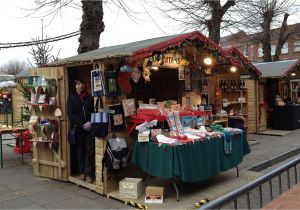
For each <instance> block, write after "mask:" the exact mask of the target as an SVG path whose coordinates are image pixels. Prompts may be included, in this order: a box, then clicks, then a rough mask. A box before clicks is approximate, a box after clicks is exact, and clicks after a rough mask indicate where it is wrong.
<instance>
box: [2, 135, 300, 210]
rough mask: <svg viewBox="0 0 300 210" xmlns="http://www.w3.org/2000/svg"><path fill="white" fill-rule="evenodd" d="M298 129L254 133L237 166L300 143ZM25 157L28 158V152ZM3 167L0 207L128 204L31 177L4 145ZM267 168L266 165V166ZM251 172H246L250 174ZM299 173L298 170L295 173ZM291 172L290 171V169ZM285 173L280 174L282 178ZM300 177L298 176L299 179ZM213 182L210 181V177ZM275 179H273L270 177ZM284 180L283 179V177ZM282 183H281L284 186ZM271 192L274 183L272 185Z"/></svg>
mask: <svg viewBox="0 0 300 210" xmlns="http://www.w3.org/2000/svg"><path fill="white" fill-rule="evenodd" d="M299 137H300V131H296V132H294V133H292V134H289V135H286V136H283V137H276V136H264V135H254V136H253V137H252V139H254V140H256V142H258V144H255V145H252V146H251V150H252V153H251V154H249V155H247V156H246V157H245V159H244V161H243V163H242V164H241V165H240V168H241V169H242V170H243V171H244V172H243V173H247V169H248V168H250V167H251V166H252V165H255V164H257V163H260V162H262V161H265V160H267V159H271V158H272V157H274V156H277V155H279V154H281V153H285V152H288V151H290V150H292V149H295V148H297V147H300V138H299ZM26 158H27V159H28V160H30V158H31V157H30V155H27V156H26ZM4 160H5V161H4V164H5V167H4V169H0V177H1V179H0V208H6V209H12V208H14V209H21V208H26V209H33V208H39V209H41V208H44V209H63V208H64V209H82V208H84V209H121V208H122V209H124V208H130V207H128V206H125V205H124V204H123V203H122V202H120V201H116V200H114V199H107V198H106V197H104V196H101V195H99V194H97V193H94V192H91V191H89V190H87V189H84V188H82V187H79V186H76V185H74V184H72V183H67V182H60V181H55V180H50V179H45V178H38V177H34V176H33V173H32V167H31V166H30V165H29V164H25V165H23V166H22V165H21V161H20V157H19V156H18V155H16V154H14V153H13V152H12V149H11V148H10V147H8V146H4ZM267 170H270V169H266V171H267ZM251 173H253V172H249V174H251ZM299 175H300V173H299V174H298V176H299ZM291 176H293V173H292V172H291ZM284 178H285V177H283V179H284ZM299 180H300V179H299ZM212 182H213V181H212ZM274 182H275V181H274ZM283 182H284V183H286V181H283ZM206 185H207V186H206V187H207V188H209V186H210V185H211V188H213V189H211V190H212V191H215V192H216V194H219V192H221V191H224V189H221V188H219V189H218V187H216V186H215V183H211V184H210V183H207V184H206ZM267 187H268V185H267V184H266V186H265V187H264V188H263V191H264V192H265V194H266V195H267V196H265V198H264V203H266V202H268V200H269V196H268V192H269V190H268V188H267ZM285 187H286V186H284V188H285ZM273 191H274V194H276V193H277V191H278V187H274V189H273ZM250 197H251V199H252V200H257V199H256V198H257V192H255V191H254V192H252V193H251V195H250ZM240 203H241V204H239V205H240V206H241V207H240V208H242V207H244V206H245V203H246V202H245V199H244V198H242V199H241V201H240ZM253 207H254V208H257V207H256V206H255V205H254V206H253Z"/></svg>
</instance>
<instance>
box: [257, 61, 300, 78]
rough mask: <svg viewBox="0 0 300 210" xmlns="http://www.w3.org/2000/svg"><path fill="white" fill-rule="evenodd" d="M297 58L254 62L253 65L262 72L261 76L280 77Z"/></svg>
mask: <svg viewBox="0 0 300 210" xmlns="http://www.w3.org/2000/svg"><path fill="white" fill-rule="evenodd" d="M295 62H297V60H295V59H293V60H284V61H275V62H265V63H255V64H254V66H256V68H257V69H258V70H259V71H261V72H262V78H267V77H269V78H271V77H272V78H277V77H282V76H283V75H284V73H285V72H286V70H287V69H289V68H290V67H291V66H292V65H293V64H294V63H295Z"/></svg>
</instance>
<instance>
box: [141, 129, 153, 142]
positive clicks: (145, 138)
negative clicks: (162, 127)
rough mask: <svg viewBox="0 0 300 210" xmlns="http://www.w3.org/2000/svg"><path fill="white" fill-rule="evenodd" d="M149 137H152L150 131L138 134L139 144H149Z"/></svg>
mask: <svg viewBox="0 0 300 210" xmlns="http://www.w3.org/2000/svg"><path fill="white" fill-rule="evenodd" d="M149 137H150V130H146V131H143V132H140V133H139V134H138V142H148V141H149Z"/></svg>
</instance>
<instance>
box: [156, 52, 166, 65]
mask: <svg viewBox="0 0 300 210" xmlns="http://www.w3.org/2000/svg"><path fill="white" fill-rule="evenodd" d="M163 58H164V55H163V54H160V55H159V61H158V63H159V65H161V66H162V65H164V63H165V62H164V60H163Z"/></svg>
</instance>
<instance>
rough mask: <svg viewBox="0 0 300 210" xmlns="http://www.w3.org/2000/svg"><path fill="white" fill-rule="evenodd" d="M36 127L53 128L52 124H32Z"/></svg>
mask: <svg viewBox="0 0 300 210" xmlns="http://www.w3.org/2000/svg"><path fill="white" fill-rule="evenodd" d="M32 125H34V126H38V127H42V126H52V124H51V123H45V124H40V123H37V124H32Z"/></svg>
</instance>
